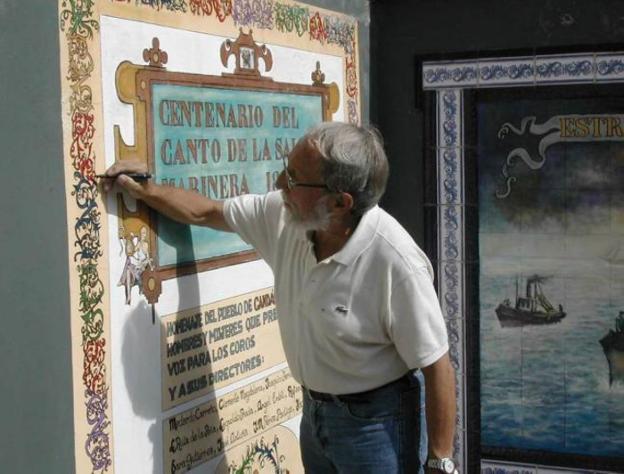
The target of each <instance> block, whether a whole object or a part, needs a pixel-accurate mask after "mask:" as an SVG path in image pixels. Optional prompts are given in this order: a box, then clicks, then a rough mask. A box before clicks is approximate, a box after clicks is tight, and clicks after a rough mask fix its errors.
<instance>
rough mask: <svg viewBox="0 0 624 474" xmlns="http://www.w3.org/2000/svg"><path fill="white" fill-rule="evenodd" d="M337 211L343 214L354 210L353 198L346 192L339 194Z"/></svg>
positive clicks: (337, 196) (337, 195)
mask: <svg viewBox="0 0 624 474" xmlns="http://www.w3.org/2000/svg"><path fill="white" fill-rule="evenodd" d="M336 209H337V210H339V211H340V212H343V213H347V212H351V209H353V196H351V194H349V193H345V192H339V193H337V194H336Z"/></svg>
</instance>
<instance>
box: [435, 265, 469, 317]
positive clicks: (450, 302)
mask: <svg viewBox="0 0 624 474" xmlns="http://www.w3.org/2000/svg"><path fill="white" fill-rule="evenodd" d="M440 270H441V272H440V278H439V280H440V292H439V294H438V297H439V298H440V305H441V307H442V314H443V315H444V318H445V319H456V318H461V317H462V314H463V288H462V286H463V272H462V266H461V264H460V263H459V262H449V261H443V262H441V269H440Z"/></svg>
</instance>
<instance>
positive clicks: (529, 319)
mask: <svg viewBox="0 0 624 474" xmlns="http://www.w3.org/2000/svg"><path fill="white" fill-rule="evenodd" d="M547 279H548V278H547V277H542V276H539V275H533V276H531V277H529V278H527V282H526V295H525V296H518V279H517V278H516V303H515V305H513V306H512V304H511V301H509V299H506V300H505V301H503V302H502V303H501V304H499V305H498V307H497V308H496V310H495V311H496V316H497V317H498V321H499V322H500V325H501V326H502V327H517V326H527V325H538V324H554V323H558V322H560V321H561V320H562V319H563V318H565V316H566V313H565V312H564V311H563V307H562V306H561V305H559V306H558V308H555V307H554V306H553V305H552V303H551V302H550V301H548V299H547V298H546V296H545V295H544V291H543V289H542V283H544V282H545V281H546V280H547Z"/></svg>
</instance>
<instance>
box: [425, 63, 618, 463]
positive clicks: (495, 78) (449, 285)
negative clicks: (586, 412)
mask: <svg viewBox="0 0 624 474" xmlns="http://www.w3.org/2000/svg"><path fill="white" fill-rule="evenodd" d="M623 81H624V53H587V54H562V55H557V56H532V57H513V58H486V59H480V60H475V61H453V62H426V63H424V64H423V71H422V82H423V89H425V90H430V91H436V97H437V98H436V102H437V120H436V124H437V135H436V141H437V143H436V148H437V173H438V176H437V181H438V203H437V206H438V223H439V224H438V229H439V232H438V255H439V268H438V275H439V295H440V303H441V306H442V311H443V314H444V317H445V319H446V321H447V326H448V329H449V339H450V341H451V350H450V357H451V360H452V362H453V365H454V367H455V369H456V371H457V372H458V376H459V383H458V390H457V398H458V402H459V403H458V404H459V410H458V417H457V426H456V431H457V437H456V440H455V450H456V451H455V452H456V453H460V454H459V455H458V456H457V457H458V458H459V459H458V460H459V462H460V465H464V466H465V462H466V459H465V458H464V454H465V452H466V447H467V445H466V442H467V440H466V438H465V433H466V429H467V427H466V421H465V417H464V413H465V407H466V399H465V393H466V378H465V370H464V360H465V353H466V340H465V331H464V330H465V324H466V323H465V314H466V301H465V293H464V288H465V273H464V268H465V266H464V265H465V262H464V255H465V253H464V250H465V248H464V245H465V240H464V230H465V220H464V209H465V202H464V194H463V190H464V182H463V179H464V178H463V176H464V173H463V163H464V159H463V150H464V136H463V126H464V124H463V90H464V89H474V88H485V87H501V86H505V87H521V86H526V85H527V84H529V85H538V86H547V85H552V84H579V83H608V82H623ZM481 467H482V472H484V473H499V472H500V473H511V474H524V473H526V472H535V471H534V470H533V471H531V470H529V471H526V469H525V468H526V466H522V465H513V464H510V465H505V466H504V467H500V466H494V467H493V466H492V465H490V464H487V460H482V465H481ZM549 469H550V468H549ZM461 470H462V471H463V470H464V469H461ZM568 472H577V471H573V470H570V471H568ZM578 472H587V471H578Z"/></svg>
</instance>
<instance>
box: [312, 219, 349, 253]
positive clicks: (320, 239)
mask: <svg viewBox="0 0 624 474" xmlns="http://www.w3.org/2000/svg"><path fill="white" fill-rule="evenodd" d="M359 222H360V219H353V218H351V217H349V219H348V220H346V221H343V222H334V221H332V222H331V223H330V225H329V226H328V228H327V229H325V230H316V231H314V233H313V234H312V241H313V242H314V254H315V256H316V261H317V262H320V261H322V260H325V259H326V258H328V257H331V256H332V255H334V254H335V253H338V252H339V251H340V250H341V249H342V248H343V247H344V246H345V245H346V243H347V241H348V240H349V238H351V236H352V235H353V232H354V231H355V228H356V227H357V225H358V223H359Z"/></svg>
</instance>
